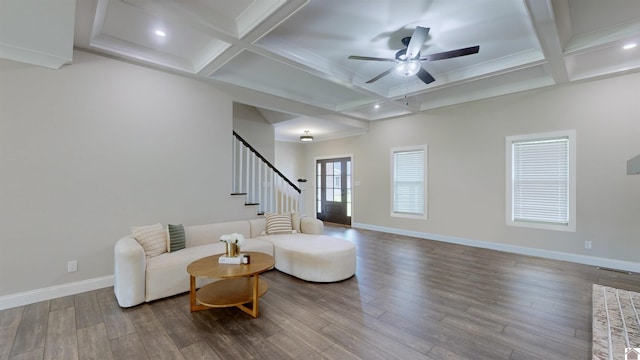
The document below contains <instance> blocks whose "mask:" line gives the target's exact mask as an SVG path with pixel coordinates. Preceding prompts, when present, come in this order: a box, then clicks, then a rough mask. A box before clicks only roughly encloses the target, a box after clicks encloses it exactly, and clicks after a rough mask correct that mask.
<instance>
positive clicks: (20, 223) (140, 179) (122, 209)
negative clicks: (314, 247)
mask: <svg viewBox="0 0 640 360" xmlns="http://www.w3.org/2000/svg"><path fill="white" fill-rule="evenodd" d="M231 131H232V100H231V99H229V98H228V97H227V96H225V95H224V94H223V93H221V92H219V91H218V90H216V89H215V88H214V87H212V86H210V85H207V84H205V83H202V82H199V81H196V80H192V79H187V78H184V77H179V76H175V75H171V74H167V73H163V72H159V71H155V70H150V69H146V68H143V67H140V66H136V65H132V64H128V63H124V62H119V61H115V60H111V59H108V58H105V57H100V56H96V55H92V54H88V53H84V52H79V51H76V52H75V53H74V63H73V65H70V66H65V67H63V68H62V69H60V70H48V69H44V68H39V67H35V66H30V65H26V64H19V63H15V62H11V61H8V60H0V174H1V175H0V227H1V228H2V229H3V231H2V235H1V236H0V296H1V295H6V294H12V293H17V292H23V291H27V290H32V289H39V288H44V287H49V286H54V285H58V284H64V283H72V282H76V281H82V280H86V279H91V278H95V277H100V276H108V275H112V274H113V245H114V244H115V242H116V241H117V240H118V239H119V238H120V237H122V236H123V235H125V234H128V233H129V231H130V228H131V226H135V225H146V224H152V223H155V222H161V223H162V224H163V225H165V224H167V223H184V224H187V225H190V224H202V223H211V222H216V221H225V220H234V219H236V218H248V217H249V216H250V215H248V214H247V213H246V212H245V210H244V207H243V206H242V202H243V199H233V198H231V197H230V195H229V193H230V191H231V177H230V176H228V172H229V171H230V169H231V136H230V134H231ZM230 209H237V211H236V210H234V211H230ZM253 216H255V214H253ZM72 259H77V260H78V272H76V273H67V261H68V260H72Z"/></svg>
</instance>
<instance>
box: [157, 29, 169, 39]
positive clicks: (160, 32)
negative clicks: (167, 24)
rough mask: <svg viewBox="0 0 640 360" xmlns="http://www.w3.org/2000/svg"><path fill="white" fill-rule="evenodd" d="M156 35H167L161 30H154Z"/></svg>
mask: <svg viewBox="0 0 640 360" xmlns="http://www.w3.org/2000/svg"><path fill="white" fill-rule="evenodd" d="M156 35H158V36H160V37H165V36H167V33H166V32H164V31H162V30H156Z"/></svg>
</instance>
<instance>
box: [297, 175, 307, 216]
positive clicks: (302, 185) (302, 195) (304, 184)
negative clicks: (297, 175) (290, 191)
mask: <svg viewBox="0 0 640 360" xmlns="http://www.w3.org/2000/svg"><path fill="white" fill-rule="evenodd" d="M298 188H300V196H298V212H299V213H300V215H304V198H305V196H306V192H307V179H298Z"/></svg>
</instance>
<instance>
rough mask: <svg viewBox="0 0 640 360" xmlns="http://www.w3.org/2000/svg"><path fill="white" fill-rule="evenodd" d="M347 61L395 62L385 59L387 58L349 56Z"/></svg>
mask: <svg viewBox="0 0 640 360" xmlns="http://www.w3.org/2000/svg"><path fill="white" fill-rule="evenodd" d="M347 59H351V60H370V61H392V62H394V61H396V59H387V58H379V57H371V56H357V55H351V56H349V57H348V58H347Z"/></svg>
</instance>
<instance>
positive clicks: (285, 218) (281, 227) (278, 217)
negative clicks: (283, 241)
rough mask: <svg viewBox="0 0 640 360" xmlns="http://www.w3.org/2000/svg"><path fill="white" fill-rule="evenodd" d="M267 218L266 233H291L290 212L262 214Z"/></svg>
mask: <svg viewBox="0 0 640 360" xmlns="http://www.w3.org/2000/svg"><path fill="white" fill-rule="evenodd" d="M264 217H265V219H266V220H267V230H266V232H267V234H268V235H272V234H291V233H292V232H293V225H291V214H274V213H266V214H265V215H264Z"/></svg>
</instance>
